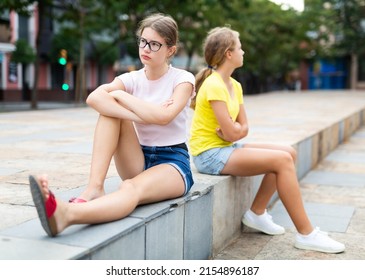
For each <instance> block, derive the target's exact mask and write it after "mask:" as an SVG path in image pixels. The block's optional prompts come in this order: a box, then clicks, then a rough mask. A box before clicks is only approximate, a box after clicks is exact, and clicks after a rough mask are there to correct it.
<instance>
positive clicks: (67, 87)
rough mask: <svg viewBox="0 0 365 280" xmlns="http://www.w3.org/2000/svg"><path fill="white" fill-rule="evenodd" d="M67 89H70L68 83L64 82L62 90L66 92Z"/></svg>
mask: <svg viewBox="0 0 365 280" xmlns="http://www.w3.org/2000/svg"><path fill="white" fill-rule="evenodd" d="M69 89H70V86H69V85H68V83H66V82H65V83H63V84H62V90H64V91H67V90H69Z"/></svg>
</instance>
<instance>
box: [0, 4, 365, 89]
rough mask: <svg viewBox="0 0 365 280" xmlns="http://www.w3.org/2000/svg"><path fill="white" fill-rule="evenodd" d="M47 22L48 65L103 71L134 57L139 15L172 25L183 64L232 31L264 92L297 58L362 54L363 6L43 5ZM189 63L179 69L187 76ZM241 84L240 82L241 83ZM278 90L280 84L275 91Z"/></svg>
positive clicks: (247, 69) (250, 75)
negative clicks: (53, 26) (65, 63)
mask: <svg viewBox="0 0 365 280" xmlns="http://www.w3.org/2000/svg"><path fill="white" fill-rule="evenodd" d="M34 2H36V1H32V0H21V1H14V0H3V1H2V2H1V3H0V11H1V10H4V9H5V8H8V9H9V8H10V9H14V10H16V11H17V12H22V13H23V12H24V13H26V12H28V13H29V12H31V11H30V10H29V9H27V6H29V5H31V4H34ZM41 2H42V3H44V2H46V4H47V6H48V7H52V8H53V9H54V10H56V11H57V12H55V13H54V14H53V17H54V19H55V20H56V21H57V22H59V23H60V24H61V26H63V27H62V28H61V29H59V30H58V34H56V35H55V37H54V39H53V46H52V48H51V50H50V55H49V58H50V59H52V58H54V57H57V55H55V53H56V52H58V51H59V50H60V49H61V48H65V49H67V50H68V55H69V58H70V60H72V61H73V63H75V65H77V66H78V67H81V68H83V67H84V65H83V63H84V62H83V61H84V59H85V57H86V56H87V58H89V59H93V60H96V61H97V62H98V64H100V65H103V64H111V63H112V61H113V60H116V59H119V58H120V57H121V56H122V55H123V54H125V52H127V53H128V54H129V55H130V56H132V57H135V58H137V57H138V48H137V47H136V40H135V32H136V29H137V25H138V23H139V22H140V20H142V19H143V18H144V17H145V16H146V15H148V14H151V13H155V12H160V13H165V14H170V15H171V16H172V17H174V18H175V20H176V21H177V23H178V25H179V29H180V49H181V50H183V51H184V54H186V55H187V57H188V58H192V57H193V55H194V54H200V55H201V54H202V52H201V51H202V48H201V47H202V43H203V40H204V38H205V36H206V34H207V32H208V31H209V30H210V29H211V28H213V27H216V26H224V25H230V26H231V27H232V28H233V29H235V30H237V31H239V33H240V35H241V36H240V37H241V40H242V45H243V49H244V51H245V65H244V67H243V68H242V69H240V70H239V71H238V74H239V75H241V76H242V77H243V78H244V79H246V81H247V79H252V80H255V81H256V84H258V85H260V87H258V88H256V89H254V90H253V91H255V92H258V91H266V90H269V89H270V88H269V84H270V83H272V82H273V81H275V82H276V83H280V82H283V81H284V77H285V75H286V74H287V73H288V72H290V71H291V70H293V69H296V68H298V65H299V63H300V61H301V60H303V59H312V58H316V57H318V56H324V55H326V56H331V55H339V54H346V53H351V52H357V53H364V52H365V46H364V44H363V42H364V41H365V38H364V37H365V34H364V32H365V31H364V30H365V22H364V18H365V14H364V13H365V9H364V5H365V4H364V2H365V1H364V0H346V1H344V0H306V1H305V4H306V8H305V10H304V11H303V12H301V13H300V12H298V11H295V10H293V9H286V10H283V9H282V8H281V7H280V6H278V5H276V4H274V3H272V2H271V1H269V0H232V1H224V0H181V1H178V2H177V1H175V0H139V1H135V0H124V1H115V0H57V1H56V0H47V1H41ZM190 63H191V61H190V60H188V63H187V65H186V67H187V68H188V69H189V67H190ZM242 77H241V78H242ZM279 86H280V85H279Z"/></svg>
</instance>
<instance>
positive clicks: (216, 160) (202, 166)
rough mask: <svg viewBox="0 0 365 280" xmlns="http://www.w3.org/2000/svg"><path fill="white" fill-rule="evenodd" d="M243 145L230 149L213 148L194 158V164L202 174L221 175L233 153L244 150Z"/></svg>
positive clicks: (239, 144) (232, 146) (233, 146)
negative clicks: (238, 149) (240, 149)
mask: <svg viewBox="0 0 365 280" xmlns="http://www.w3.org/2000/svg"><path fill="white" fill-rule="evenodd" d="M242 147H243V144H242V143H234V144H233V145H231V146H228V147H222V148H221V147H219V148H212V149H209V150H206V151H204V152H202V153H200V154H199V155H197V156H193V162H194V165H195V167H196V169H197V170H198V171H199V172H200V173H205V174H211V175H220V174H221V172H222V170H223V168H224V166H225V165H226V163H227V161H228V159H229V157H230V156H231V154H232V152H233V151H234V150H235V149H237V148H242Z"/></svg>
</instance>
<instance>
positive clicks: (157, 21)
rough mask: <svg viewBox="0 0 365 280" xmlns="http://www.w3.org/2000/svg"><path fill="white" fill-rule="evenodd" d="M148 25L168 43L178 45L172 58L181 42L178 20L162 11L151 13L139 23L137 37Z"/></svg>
mask: <svg viewBox="0 0 365 280" xmlns="http://www.w3.org/2000/svg"><path fill="white" fill-rule="evenodd" d="M147 27H150V28H152V29H153V30H154V31H156V32H157V33H158V34H159V35H160V36H161V37H162V38H163V39H164V40H165V42H166V45H168V46H169V47H172V46H175V47H176V49H175V52H174V53H173V54H172V55H171V56H170V58H171V57H172V56H173V55H174V54H175V53H176V51H177V44H178V42H179V29H178V26H177V23H176V21H175V20H174V19H173V18H172V17H171V16H169V15H164V14H160V13H156V14H152V15H149V16H147V17H146V18H144V19H143V20H142V21H141V22H140V23H139V26H138V29H137V32H136V35H137V37H140V36H141V34H142V32H143V30H144V29H145V28H147Z"/></svg>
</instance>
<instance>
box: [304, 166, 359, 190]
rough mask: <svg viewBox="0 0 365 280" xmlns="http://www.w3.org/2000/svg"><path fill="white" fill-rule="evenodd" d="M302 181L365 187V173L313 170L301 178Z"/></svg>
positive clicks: (305, 182)
mask: <svg viewBox="0 0 365 280" xmlns="http://www.w3.org/2000/svg"><path fill="white" fill-rule="evenodd" d="M301 182H303V183H304V184H318V185H336V186H348V187H365V174H348V173H339V172H329V171H318V170H312V171H310V172H309V173H308V174H307V175H306V176H305V177H304V178H303V179H302V180H301Z"/></svg>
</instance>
